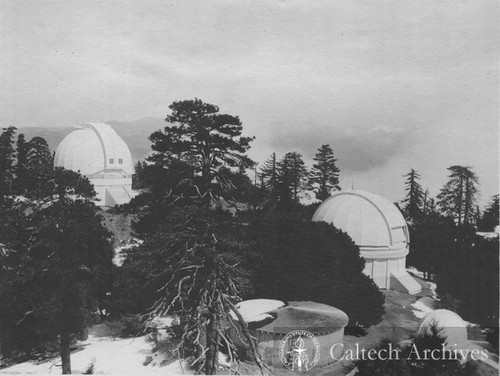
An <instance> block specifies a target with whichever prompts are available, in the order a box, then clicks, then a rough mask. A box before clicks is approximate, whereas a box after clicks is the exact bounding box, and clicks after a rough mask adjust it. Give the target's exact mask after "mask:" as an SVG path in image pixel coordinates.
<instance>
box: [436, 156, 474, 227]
mask: <svg viewBox="0 0 500 376" xmlns="http://www.w3.org/2000/svg"><path fill="white" fill-rule="evenodd" d="M448 171H450V175H449V176H448V177H449V180H448V182H447V183H446V184H445V185H444V187H443V188H442V189H441V191H440V193H439V195H438V197H437V198H438V200H439V201H438V205H439V207H440V209H441V211H442V213H443V214H445V215H448V216H451V217H453V218H454V219H455V221H456V223H457V224H458V225H462V224H471V223H473V221H474V208H475V202H476V198H477V185H478V179H477V176H476V174H475V173H474V172H473V171H472V170H471V168H470V167H464V166H456V165H455V166H451V167H448Z"/></svg>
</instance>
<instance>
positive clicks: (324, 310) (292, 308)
mask: <svg viewBox="0 0 500 376" xmlns="http://www.w3.org/2000/svg"><path fill="white" fill-rule="evenodd" d="M269 313H271V314H273V316H275V317H276V318H275V319H274V320H272V321H271V322H269V321H267V323H265V325H263V326H260V327H257V328H255V329H257V330H258V331H261V332H266V333H276V334H286V333H289V332H291V331H293V330H307V331H309V332H311V333H312V334H322V333H331V332H334V331H337V330H339V329H341V328H343V327H345V326H346V325H347V323H348V322H349V318H348V317H347V315H346V314H345V313H344V312H343V311H341V310H340V309H337V308H335V307H332V306H329V305H326V304H321V303H315V302H288V305H286V306H284V307H281V308H278V309H276V310H273V311H271V312H269Z"/></svg>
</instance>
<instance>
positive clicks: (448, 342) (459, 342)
mask: <svg viewBox="0 0 500 376" xmlns="http://www.w3.org/2000/svg"><path fill="white" fill-rule="evenodd" d="M433 325H435V326H436V327H437V329H439V330H440V333H439V334H440V335H442V336H443V337H444V339H445V346H446V348H447V349H453V348H459V349H463V348H464V346H465V345H466V344H467V324H466V323H465V321H464V320H462V318H461V317H460V316H459V315H457V314H456V313H455V312H453V311H449V310H447V309H436V310H435V311H432V312H429V313H428V314H427V315H426V316H425V317H424V318H423V319H422V321H421V322H420V327H419V328H418V332H417V337H421V336H423V335H426V334H427V335H431V334H432V326H433Z"/></svg>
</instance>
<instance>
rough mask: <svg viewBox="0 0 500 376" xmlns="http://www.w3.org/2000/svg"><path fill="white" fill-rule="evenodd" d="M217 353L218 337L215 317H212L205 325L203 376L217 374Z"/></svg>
mask: <svg viewBox="0 0 500 376" xmlns="http://www.w3.org/2000/svg"><path fill="white" fill-rule="evenodd" d="M218 352H219V336H218V332H217V321H216V316H215V315H212V318H211V319H210V323H209V324H208V325H207V353H206V358H205V375H215V374H216V372H217V358H218Z"/></svg>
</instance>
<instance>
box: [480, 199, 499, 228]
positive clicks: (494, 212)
mask: <svg viewBox="0 0 500 376" xmlns="http://www.w3.org/2000/svg"><path fill="white" fill-rule="evenodd" d="M499 211H500V208H499V200H498V195H494V196H493V197H492V198H491V201H490V203H489V204H488V207H487V208H486V210H485V211H484V214H483V216H482V217H481V218H480V220H479V221H478V226H477V227H478V230H480V231H493V230H494V229H495V227H496V226H498V225H499V220H498V214H499Z"/></svg>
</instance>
